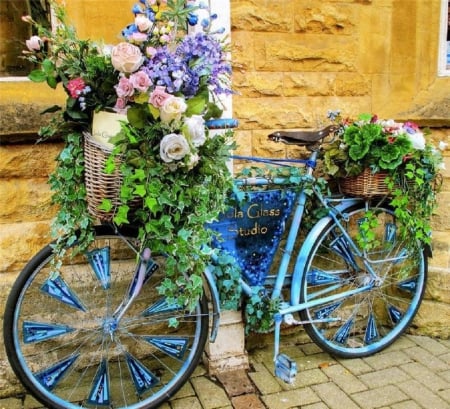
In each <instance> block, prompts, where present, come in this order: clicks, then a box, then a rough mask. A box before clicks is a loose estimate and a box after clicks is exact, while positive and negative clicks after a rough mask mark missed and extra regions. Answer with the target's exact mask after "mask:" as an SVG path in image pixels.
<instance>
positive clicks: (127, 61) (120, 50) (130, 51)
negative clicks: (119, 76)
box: [111, 42, 144, 74]
mask: <svg viewBox="0 0 450 409" xmlns="http://www.w3.org/2000/svg"><path fill="white" fill-rule="evenodd" d="M143 62H144V57H143V55H142V53H141V50H140V49H139V47H136V46H135V45H133V44H130V43H125V42H122V43H119V44H117V45H116V46H115V47H114V48H113V49H112V52H111V63H112V65H113V66H114V68H115V69H116V70H117V71H120V72H124V73H126V74H131V73H132V72H135V71H137V70H138V69H139V67H140V66H141V65H142V63H143Z"/></svg>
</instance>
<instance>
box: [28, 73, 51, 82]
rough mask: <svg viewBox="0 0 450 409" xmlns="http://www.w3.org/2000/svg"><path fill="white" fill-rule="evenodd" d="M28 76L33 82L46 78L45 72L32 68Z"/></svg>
mask: <svg viewBox="0 0 450 409" xmlns="http://www.w3.org/2000/svg"><path fill="white" fill-rule="evenodd" d="M28 78H29V79H30V80H31V81H33V82H44V81H46V80H47V74H46V73H45V72H44V71H42V70H33V71H31V72H30V73H29V74H28Z"/></svg>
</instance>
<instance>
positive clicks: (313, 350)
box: [301, 343, 322, 355]
mask: <svg viewBox="0 0 450 409" xmlns="http://www.w3.org/2000/svg"><path fill="white" fill-rule="evenodd" d="M301 349H302V351H303V352H304V353H305V355H312V354H319V353H320V352H322V350H321V349H320V348H319V347H318V346H317V345H316V344H313V343H309V344H306V345H302V346H301Z"/></svg>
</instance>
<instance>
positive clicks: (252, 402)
mask: <svg viewBox="0 0 450 409" xmlns="http://www.w3.org/2000/svg"><path fill="white" fill-rule="evenodd" d="M231 403H232V404H233V408H234V409H265V406H264V404H263V403H262V402H261V401H260V399H259V398H258V397H257V396H256V395H255V394H253V393H252V394H248V395H241V396H235V397H234V398H232V399H231Z"/></svg>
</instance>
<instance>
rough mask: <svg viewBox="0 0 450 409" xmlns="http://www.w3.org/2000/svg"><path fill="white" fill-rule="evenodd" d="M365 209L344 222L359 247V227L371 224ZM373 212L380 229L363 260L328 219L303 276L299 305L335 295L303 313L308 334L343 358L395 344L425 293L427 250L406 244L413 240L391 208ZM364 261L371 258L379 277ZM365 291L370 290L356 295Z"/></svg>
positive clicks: (357, 209) (354, 211) (375, 231)
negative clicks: (404, 230) (404, 233)
mask: <svg viewBox="0 0 450 409" xmlns="http://www.w3.org/2000/svg"><path fill="white" fill-rule="evenodd" d="M367 210H368V209H367V208H365V207H362V206H355V207H353V208H352V209H350V210H348V211H346V215H347V216H348V220H347V221H344V220H341V222H342V224H343V225H344V227H345V229H346V232H347V233H348V235H349V237H350V238H351V239H352V240H353V241H354V242H355V243H357V240H356V238H357V236H359V237H361V234H363V232H362V229H361V223H364V222H365V221H366V220H367V218H366V214H367V213H366V211H367ZM369 210H371V211H373V212H374V214H375V217H376V220H377V223H376V225H377V227H374V228H372V229H371V233H373V238H372V241H371V242H372V244H373V248H371V249H370V250H368V251H366V253H365V256H363V257H358V256H357V255H356V254H355V251H354V250H352V248H351V246H350V245H349V241H348V240H347V239H346V237H345V235H343V234H342V231H341V230H340V229H339V228H338V227H337V226H336V224H335V223H334V222H333V221H332V220H330V222H329V223H328V224H327V225H326V226H324V227H323V229H322V231H321V232H320V233H319V234H318V236H317V240H316V242H315V243H314V244H313V245H312V248H311V252H310V253H309V256H308V259H307V263H306V265H305V270H304V274H303V282H302V286H301V294H300V300H301V302H314V301H316V300H318V299H320V298H325V297H331V296H337V297H336V298H335V299H334V300H333V301H331V300H329V301H328V302H325V303H321V304H319V305H315V306H311V307H309V308H307V309H305V310H303V311H301V312H300V316H301V319H302V320H304V321H310V322H311V323H309V324H306V325H305V330H306V332H307V333H308V334H309V336H310V337H311V339H312V340H313V341H314V342H315V343H316V344H317V345H319V346H320V347H321V348H322V349H323V350H324V351H327V352H329V353H330V354H332V355H335V356H339V357H344V358H355V357H362V356H367V355H370V354H373V353H375V352H377V351H380V350H381V349H383V348H386V347H387V346H388V345H390V344H391V343H392V342H394V341H395V340H396V339H397V338H398V337H399V336H400V335H401V334H402V333H403V332H404V331H405V330H406V329H407V328H408V326H409V325H410V323H411V321H412V320H413V318H414V316H415V314H416V312H417V310H418V309H419V306H420V303H421V300H422V297H423V294H424V291H425V281H426V274H427V260H426V257H425V256H424V251H423V248H422V247H421V246H420V244H419V243H417V245H414V246H410V245H407V244H408V243H407V240H410V239H411V237H414V236H413V235H412V234H410V235H408V237H407V238H402V237H401V236H400V234H399V227H400V226H399V222H398V220H396V218H395V217H394V214H393V211H392V210H391V209H390V208H388V207H387V206H383V207H376V208H375V207H373V208H370V207H369ZM364 259H365V260H370V262H369V264H370V266H371V267H372V268H373V271H374V272H375V273H376V275H377V279H374V278H373V276H372V275H371V274H370V273H369V270H368V268H367V267H366V266H365V265H364V263H363V262H364ZM362 288H366V290H365V291H361V292H358V290H361V289H362ZM350 291H353V294H350V293H349V292H350Z"/></svg>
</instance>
